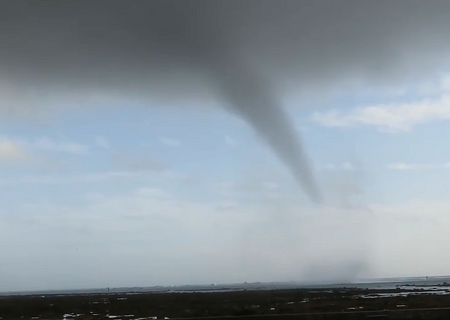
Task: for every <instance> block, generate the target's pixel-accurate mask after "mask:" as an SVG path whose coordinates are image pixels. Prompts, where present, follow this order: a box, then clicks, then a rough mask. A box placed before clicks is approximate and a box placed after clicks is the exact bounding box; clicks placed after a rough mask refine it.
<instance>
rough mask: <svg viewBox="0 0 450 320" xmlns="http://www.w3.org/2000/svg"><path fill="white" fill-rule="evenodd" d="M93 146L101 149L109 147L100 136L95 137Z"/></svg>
mask: <svg viewBox="0 0 450 320" xmlns="http://www.w3.org/2000/svg"><path fill="white" fill-rule="evenodd" d="M95 144H96V145H97V146H99V147H100V148H103V149H109V146H110V144H109V140H108V139H107V138H105V137H102V136H96V137H95Z"/></svg>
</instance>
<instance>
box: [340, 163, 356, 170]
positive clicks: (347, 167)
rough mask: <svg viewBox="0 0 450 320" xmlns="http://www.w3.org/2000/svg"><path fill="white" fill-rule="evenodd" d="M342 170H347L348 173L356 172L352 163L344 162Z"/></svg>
mask: <svg viewBox="0 0 450 320" xmlns="http://www.w3.org/2000/svg"><path fill="white" fill-rule="evenodd" d="M342 169H344V170H347V171H353V170H356V167H355V165H354V164H353V163H351V162H344V163H343V164H342Z"/></svg>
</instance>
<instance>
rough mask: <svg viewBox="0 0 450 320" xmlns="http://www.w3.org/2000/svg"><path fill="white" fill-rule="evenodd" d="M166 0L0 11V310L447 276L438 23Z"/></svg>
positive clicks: (449, 46) (388, 11)
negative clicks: (37, 294) (85, 296)
mask: <svg viewBox="0 0 450 320" xmlns="http://www.w3.org/2000/svg"><path fill="white" fill-rule="evenodd" d="M163 2H164V1H158V0H155V1H153V2H139V1H136V2H134V4H133V5H127V3H128V2H124V1H111V2H108V3H110V5H105V4H98V3H96V4H93V3H92V2H89V1H86V2H85V1H79V2H77V3H78V4H75V2H73V3H72V4H71V3H70V2H67V3H65V4H61V2H55V1H42V2H39V4H38V2H33V1H24V0H20V1H17V0H14V1H10V2H8V1H5V2H4V3H2V4H0V9H1V10H0V12H7V10H9V11H8V12H9V14H12V13H14V15H13V16H15V17H17V18H16V19H3V18H1V17H0V21H1V22H0V30H1V31H0V42H1V43H3V47H5V48H7V49H6V50H2V51H1V52H0V90H1V91H0V93H1V95H0V188H1V192H0V203H1V206H0V246H1V257H0V280H1V281H0V291H15V290H34V289H64V288H93V287H119V286H149V285H178V284H209V283H227V282H244V281H247V282H252V281H344V280H346V281H347V280H348V281H352V280H356V279H361V278H375V277H393V276H425V275H428V276H429V275H446V274H448V270H449V268H450V258H448V255H446V252H447V251H448V250H447V249H448V245H447V244H448V243H449V241H450V235H449V233H448V231H447V230H448V228H449V227H450V216H449V214H450V197H449V196H450V194H449V192H448V190H450V151H449V150H450V148H449V142H447V139H446V138H445V137H446V136H447V135H449V134H450V127H449V126H448V121H449V120H450V67H449V62H450V61H448V60H449V59H448V56H449V53H450V41H449V40H448V39H447V37H446V36H445V32H444V30H446V28H447V27H450V26H448V24H450V22H449V21H450V19H449V18H450V17H447V16H448V15H450V14H449V13H448V12H450V10H448V9H450V8H449V7H450V4H448V3H447V2H446V1H442V2H439V1H436V2H435V6H433V7H431V6H429V5H428V6H425V5H424V4H423V3H422V2H421V1H410V2H408V3H406V2H400V1H390V2H383V1H379V2H376V3H375V2H360V1H342V3H341V5H339V6H337V5H336V4H335V2H334V1H311V2H308V1H302V2H297V1H289V0H279V1H278V0H277V2H276V3H277V5H276V4H275V2H274V1H270V0H264V1H262V0H260V1H259V2H258V1H256V2H255V1H252V0H249V1H243V2H237V1H231V0H230V1H215V2H213V3H214V4H213V5H211V2H206V1H201V0H199V1H195V0H187V3H188V4H189V5H186V6H183V7H181V6H180V5H179V4H177V2H174V1H165V2H164V4H163ZM278 3H281V4H280V5H278ZM5 5H7V6H8V8H6V7H4V8H3V6H5ZM255 8H257V9H258V10H255ZM3 9H4V10H3ZM336 11H337V12H339V13H341V17H340V18H339V17H337V16H338V15H334V14H331V12H336ZM86 12H89V14H83V13H86ZM154 12H156V13H157V14H155V15H154ZM369 12H370V14H369ZM211 14H214V15H213V16H214V19H211V18H210V16H211ZM153 15H154V16H153ZM61 17H64V19H61ZM152 18H153V19H152ZM268 18H271V19H268ZM227 21H228V22H227ZM230 21H231V22H230ZM267 21H272V22H267ZM380 21H383V23H380ZM86 30H89V31H86ZM205 30H209V32H205Z"/></svg>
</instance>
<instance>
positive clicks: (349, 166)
mask: <svg viewBox="0 0 450 320" xmlns="http://www.w3.org/2000/svg"><path fill="white" fill-rule="evenodd" d="M316 168H317V169H318V170H327V171H340V170H344V171H354V170H358V167H357V166H356V165H355V164H353V163H351V162H349V161H346V162H344V163H341V164H333V163H327V164H325V165H318V166H316Z"/></svg>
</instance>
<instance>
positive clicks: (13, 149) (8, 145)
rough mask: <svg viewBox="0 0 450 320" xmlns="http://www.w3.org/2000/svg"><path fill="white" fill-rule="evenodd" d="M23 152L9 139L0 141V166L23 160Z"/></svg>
mask: <svg viewBox="0 0 450 320" xmlns="http://www.w3.org/2000/svg"><path fill="white" fill-rule="evenodd" d="M24 158H25V152H24V151H23V150H22V149H21V148H20V146H19V145H18V144H17V143H15V142H14V141H13V140H11V139H7V138H3V139H1V140H0V164H2V163H7V162H14V161H18V160H23V159H24Z"/></svg>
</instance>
